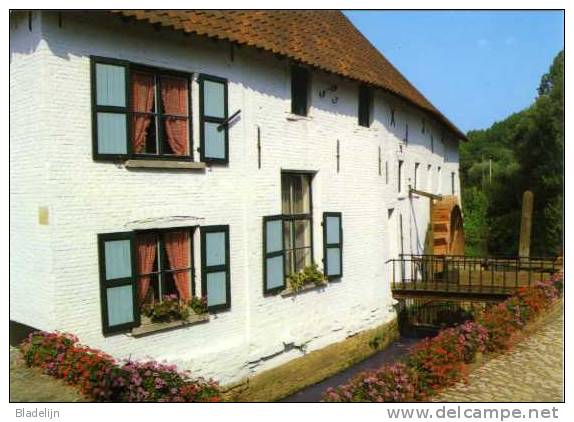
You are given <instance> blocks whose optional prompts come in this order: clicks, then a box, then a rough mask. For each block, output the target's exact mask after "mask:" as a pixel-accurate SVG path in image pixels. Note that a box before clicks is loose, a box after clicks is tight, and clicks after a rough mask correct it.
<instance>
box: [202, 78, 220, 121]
mask: <svg viewBox="0 0 574 422" xmlns="http://www.w3.org/2000/svg"><path fill="white" fill-rule="evenodd" d="M203 114H204V115H206V116H210V117H220V118H222V119H223V118H225V85H224V84H222V83H220V82H213V81H203Z"/></svg>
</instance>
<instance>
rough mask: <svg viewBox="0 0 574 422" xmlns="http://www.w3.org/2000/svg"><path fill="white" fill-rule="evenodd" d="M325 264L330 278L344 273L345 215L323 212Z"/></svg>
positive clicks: (326, 272) (325, 269)
mask: <svg viewBox="0 0 574 422" xmlns="http://www.w3.org/2000/svg"><path fill="white" fill-rule="evenodd" d="M323 264H324V271H325V275H326V276H327V278H328V279H333V278H338V277H341V276H342V275H343V215H342V214H341V213H340V212H325V213H323Z"/></svg>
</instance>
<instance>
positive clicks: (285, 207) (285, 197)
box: [281, 174, 291, 214]
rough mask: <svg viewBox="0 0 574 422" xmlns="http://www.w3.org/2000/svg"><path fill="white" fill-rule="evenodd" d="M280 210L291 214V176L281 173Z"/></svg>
mask: <svg viewBox="0 0 574 422" xmlns="http://www.w3.org/2000/svg"><path fill="white" fill-rule="evenodd" d="M281 212H282V213H283V214H291V176H290V175H288V174H282V175H281Z"/></svg>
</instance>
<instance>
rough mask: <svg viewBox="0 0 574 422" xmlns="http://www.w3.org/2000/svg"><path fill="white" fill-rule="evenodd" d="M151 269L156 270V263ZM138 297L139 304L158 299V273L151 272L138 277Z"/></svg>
mask: <svg viewBox="0 0 574 422" xmlns="http://www.w3.org/2000/svg"><path fill="white" fill-rule="evenodd" d="M153 271H157V266H156V265H154V269H153ZM138 298H139V303H140V305H142V304H144V303H153V302H157V301H159V300H160V285H159V275H157V274H153V275H148V276H145V277H140V278H138Z"/></svg>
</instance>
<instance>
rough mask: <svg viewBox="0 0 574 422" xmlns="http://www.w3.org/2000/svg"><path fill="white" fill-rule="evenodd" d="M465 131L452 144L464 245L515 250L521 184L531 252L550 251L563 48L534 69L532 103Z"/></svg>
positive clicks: (556, 210) (556, 202) (559, 176)
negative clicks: (528, 210) (530, 198)
mask: <svg viewBox="0 0 574 422" xmlns="http://www.w3.org/2000/svg"><path fill="white" fill-rule="evenodd" d="M468 138H469V140H470V141H469V142H467V143H463V144H462V145H461V148H460V166H461V178H462V186H463V192H462V195H463V205H464V209H465V221H464V225H465V235H466V244H467V253H469V254H483V253H489V254H505V255H507V254H510V255H515V254H517V252H518V233H519V228H520V213H521V206H522V204H521V203H522V193H523V192H524V191H525V190H527V189H529V190H531V191H532V192H533V193H534V211H533V227H532V247H531V252H532V254H536V255H547V254H555V253H557V252H558V251H559V250H560V249H561V248H562V236H563V204H564V197H563V189H564V177H563V173H564V52H563V51H561V52H560V53H559V54H558V55H557V56H556V58H555V59H554V62H553V63H552V66H551V67H550V69H549V71H548V73H546V74H545V75H544V76H542V78H541V82H540V86H539V87H538V96H537V98H536V100H535V102H534V104H532V105H531V106H530V107H528V108H527V109H525V110H523V111H521V112H519V113H515V114H513V115H511V116H509V117H508V118H506V119H505V120H503V121H501V122H497V123H495V124H494V125H492V127H490V128H489V129H485V130H477V131H470V132H469V133H468ZM491 163H492V175H493V176H492V180H490V177H489V174H490V168H491V167H490V166H491Z"/></svg>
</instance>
